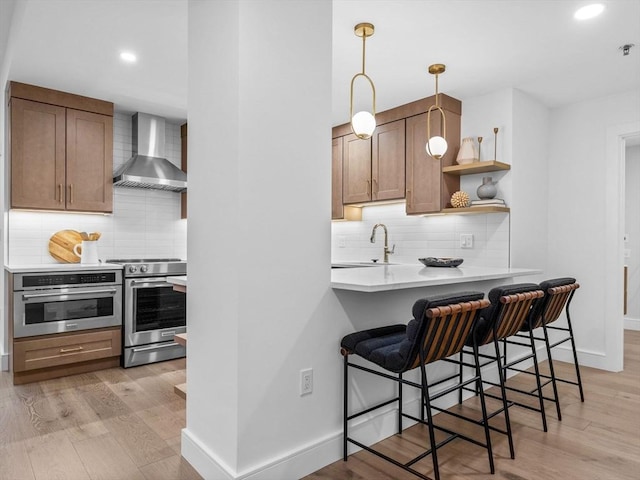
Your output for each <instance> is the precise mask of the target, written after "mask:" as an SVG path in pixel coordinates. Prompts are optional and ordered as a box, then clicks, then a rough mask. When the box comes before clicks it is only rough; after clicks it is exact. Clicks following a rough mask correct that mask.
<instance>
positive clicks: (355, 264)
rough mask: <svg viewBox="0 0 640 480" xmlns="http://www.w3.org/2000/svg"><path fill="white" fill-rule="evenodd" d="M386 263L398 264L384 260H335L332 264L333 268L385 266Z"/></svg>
mask: <svg viewBox="0 0 640 480" xmlns="http://www.w3.org/2000/svg"><path fill="white" fill-rule="evenodd" d="M385 265H397V264H395V263H384V262H374V261H368V262H335V263H332V264H331V268H362V267H383V266H385Z"/></svg>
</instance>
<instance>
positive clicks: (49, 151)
mask: <svg viewBox="0 0 640 480" xmlns="http://www.w3.org/2000/svg"><path fill="white" fill-rule="evenodd" d="M9 97H10V110H9V112H10V124H9V126H10V130H11V136H10V138H11V151H10V154H11V207H12V208H26V209H43V210H69V211H79V212H105V213H110V212H112V211H113V180H112V176H113V104H112V103H109V102H104V101H102V100H95V99H91V98H87V97H81V96H78V95H72V94H69V93H64V92H58V91H55V90H50V89H46V88H41V87H35V86H31V85H25V84H21V83H16V82H11V83H10V84H9Z"/></svg>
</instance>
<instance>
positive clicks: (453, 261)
mask: <svg viewBox="0 0 640 480" xmlns="http://www.w3.org/2000/svg"><path fill="white" fill-rule="evenodd" d="M418 260H419V261H420V262H421V263H423V264H424V265H425V266H426V267H457V266H458V265H460V264H461V263H462V262H463V261H464V260H463V259H462V258H452V257H426V258H419V259H418Z"/></svg>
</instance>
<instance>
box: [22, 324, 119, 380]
mask: <svg viewBox="0 0 640 480" xmlns="http://www.w3.org/2000/svg"><path fill="white" fill-rule="evenodd" d="M121 353H122V346H121V328H120V327H116V328H109V329H100V330H96V331H85V332H78V333H74V334H69V335H60V334H55V335H49V336H43V337H39V338H37V339H24V340H22V339H20V340H15V341H14V344H13V371H14V372H24V371H27V370H36V369H40V368H47V367H55V366H59V365H69V364H73V363H78V362H84V361H88V360H96V359H100V358H108V357H114V356H118V355H120V354H121Z"/></svg>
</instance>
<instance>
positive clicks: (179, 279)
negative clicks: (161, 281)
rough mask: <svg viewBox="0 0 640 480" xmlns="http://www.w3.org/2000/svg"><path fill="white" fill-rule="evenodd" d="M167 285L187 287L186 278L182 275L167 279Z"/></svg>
mask: <svg viewBox="0 0 640 480" xmlns="http://www.w3.org/2000/svg"><path fill="white" fill-rule="evenodd" d="M167 283H171V284H173V285H179V286H181V287H186V286H187V276H186V275H182V276H178V277H167Z"/></svg>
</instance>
